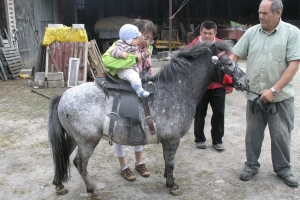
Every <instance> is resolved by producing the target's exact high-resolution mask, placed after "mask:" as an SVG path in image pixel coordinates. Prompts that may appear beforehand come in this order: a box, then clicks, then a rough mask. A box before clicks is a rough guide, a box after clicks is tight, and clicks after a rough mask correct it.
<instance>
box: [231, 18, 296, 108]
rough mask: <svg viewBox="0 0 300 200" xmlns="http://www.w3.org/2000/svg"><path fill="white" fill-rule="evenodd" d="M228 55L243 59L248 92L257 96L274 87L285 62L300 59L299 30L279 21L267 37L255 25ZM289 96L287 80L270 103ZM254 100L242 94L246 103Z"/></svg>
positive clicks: (291, 87) (284, 68)
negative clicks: (245, 61) (231, 53)
mask: <svg viewBox="0 0 300 200" xmlns="http://www.w3.org/2000/svg"><path fill="white" fill-rule="evenodd" d="M232 52H233V53H234V54H235V55H237V56H239V57H240V58H246V57H247V68H246V74H247V76H248V78H249V80H250V84H249V85H250V90H252V91H254V92H257V93H260V92H261V91H263V90H265V89H268V88H271V87H273V86H274V85H275V83H276V82H277V81H278V80H279V79H280V78H281V76H282V74H283V73H284V71H285V70H286V69H287V67H288V62H289V61H294V60H300V30H299V29H298V28H297V27H295V26H293V25H291V24H288V23H285V22H283V21H281V20H280V22H279V24H278V26H277V27H276V29H275V30H274V31H273V32H272V33H270V34H269V33H268V32H266V31H265V30H263V29H262V27H261V25H260V24H258V25H255V26H253V27H251V28H249V29H248V30H247V31H246V32H245V33H244V35H243V36H242V37H241V39H240V40H239V41H238V42H237V44H236V45H235V46H234V48H233V50H232ZM293 96H294V86H293V80H291V81H290V82H289V83H288V84H287V85H286V86H285V87H284V88H283V89H282V90H281V92H280V93H279V94H277V95H276V97H275V98H274V102H277V101H283V100H285V99H288V98H291V97H293ZM255 97H257V95H255V94H252V93H249V94H246V98H247V99H249V100H253V99H254V98H255Z"/></svg>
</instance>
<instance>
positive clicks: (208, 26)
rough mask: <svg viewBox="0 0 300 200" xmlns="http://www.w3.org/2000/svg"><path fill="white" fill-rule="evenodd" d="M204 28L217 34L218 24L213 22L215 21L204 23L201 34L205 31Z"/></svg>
mask: <svg viewBox="0 0 300 200" xmlns="http://www.w3.org/2000/svg"><path fill="white" fill-rule="evenodd" d="M203 28H205V29H207V30H210V29H214V30H215V32H217V25H216V23H215V22H213V21H204V22H203V23H202V24H201V27H200V32H201V31H202V30H203Z"/></svg>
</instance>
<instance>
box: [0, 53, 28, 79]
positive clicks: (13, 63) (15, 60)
mask: <svg viewBox="0 0 300 200" xmlns="http://www.w3.org/2000/svg"><path fill="white" fill-rule="evenodd" d="M0 59H1V61H2V64H3V68H4V71H5V73H6V76H7V78H9V79H12V78H17V77H19V76H20V71H21V69H23V68H25V65H24V62H23V59H22V57H21V55H20V52H19V49H18V47H7V48H5V47H4V48H0Z"/></svg>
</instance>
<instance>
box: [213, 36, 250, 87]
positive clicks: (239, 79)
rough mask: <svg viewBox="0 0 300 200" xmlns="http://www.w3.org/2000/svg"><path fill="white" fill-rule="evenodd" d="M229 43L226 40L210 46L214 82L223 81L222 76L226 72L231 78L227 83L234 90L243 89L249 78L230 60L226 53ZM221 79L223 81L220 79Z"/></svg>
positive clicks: (228, 49)
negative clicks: (214, 71) (214, 70)
mask: <svg viewBox="0 0 300 200" xmlns="http://www.w3.org/2000/svg"><path fill="white" fill-rule="evenodd" d="M230 47H231V45H230V44H229V43H228V42H224V41H222V42H216V43H213V44H212V45H211V47H210V51H211V52H212V57H211V62H212V63H213V64H214V66H215V69H216V77H215V80H216V82H220V83H222V82H223V84H226V83H224V76H225V75H226V74H227V75H229V76H230V78H231V80H230V82H231V83H229V84H226V85H230V86H233V87H234V88H235V89H236V90H244V89H245V88H248V83H249V79H248V78H247V76H246V74H245V73H244V72H243V71H242V70H241V69H240V68H239V67H238V65H237V64H236V63H234V62H232V61H231V60H230V58H229V57H228V54H229V53H230V52H231V48H230ZM222 80H223V81H222Z"/></svg>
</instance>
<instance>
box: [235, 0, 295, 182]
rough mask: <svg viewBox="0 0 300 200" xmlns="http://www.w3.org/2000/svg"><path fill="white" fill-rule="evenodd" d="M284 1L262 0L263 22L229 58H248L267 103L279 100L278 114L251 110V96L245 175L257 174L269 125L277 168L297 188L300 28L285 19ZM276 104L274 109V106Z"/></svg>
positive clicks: (252, 78)
mask: <svg viewBox="0 0 300 200" xmlns="http://www.w3.org/2000/svg"><path fill="white" fill-rule="evenodd" d="M282 10H283V5H282V2H281V0H262V2H261V4H260V6H259V10H258V13H259V19H260V24H258V25H255V26H253V27H252V28H250V29H248V30H247V31H246V32H245V34H244V35H243V36H242V38H241V39H240V40H239V41H238V43H237V44H236V45H235V47H234V48H233V51H232V52H233V53H232V54H231V56H230V58H231V59H232V60H233V61H234V62H237V61H238V60H239V59H240V58H246V57H247V68H246V74H247V76H248V78H249V80H250V89H251V90H252V91H254V92H257V93H260V94H261V97H260V101H261V102H263V103H267V102H271V101H274V102H275V104H276V105H277V106H278V113H277V114H275V115H272V114H271V113H270V112H264V111H261V112H258V113H257V114H254V113H252V110H251V104H252V102H253V100H254V98H256V97H257V95H255V94H251V93H249V94H247V95H246V97H247V99H248V100H247V110H246V121H247V128H246V138H245V145H246V157H247V162H246V163H245V168H244V170H243V172H242V173H241V175H240V179H241V180H243V181H249V180H250V179H252V177H253V176H254V175H255V174H257V172H258V169H259V167H260V163H259V162H258V159H259V156H260V153H261V147H262V142H263V139H264V130H265V128H266V125H267V124H268V126H269V131H270V136H271V153H272V163H273V170H274V172H275V173H276V174H277V176H278V177H280V178H281V179H282V180H283V182H284V183H285V184H287V185H288V186H290V187H297V186H298V179H297V178H296V177H295V176H294V175H293V174H292V172H291V165H290V144H291V131H292V130H293V127H294V87H293V77H294V75H295V74H296V73H297V70H298V65H299V60H300V31H299V29H298V28H297V27H295V26H292V25H290V24H288V23H285V22H283V21H281V14H282ZM273 108H274V107H273Z"/></svg>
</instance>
